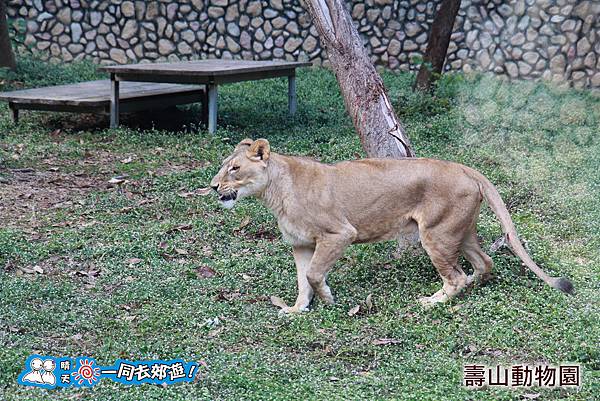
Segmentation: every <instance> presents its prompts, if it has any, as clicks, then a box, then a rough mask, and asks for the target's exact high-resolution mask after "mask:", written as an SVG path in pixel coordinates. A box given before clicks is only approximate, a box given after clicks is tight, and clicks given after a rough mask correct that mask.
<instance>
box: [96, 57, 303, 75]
mask: <svg viewBox="0 0 600 401" xmlns="http://www.w3.org/2000/svg"><path fill="white" fill-rule="evenodd" d="M311 65H312V63H305V62H297V61H250V60H217V59H211V60H198V61H181V62H176V63H144V64H128V65H113V66H105V67H100V70H102V71H106V72H110V73H116V74H122V75H125V74H136V73H139V74H144V75H146V74H151V75H178V76H196V77H199V76H205V77H217V76H226V75H236V74H247V73H253V72H266V71H277V70H289V69H293V68H299V67H308V66H311Z"/></svg>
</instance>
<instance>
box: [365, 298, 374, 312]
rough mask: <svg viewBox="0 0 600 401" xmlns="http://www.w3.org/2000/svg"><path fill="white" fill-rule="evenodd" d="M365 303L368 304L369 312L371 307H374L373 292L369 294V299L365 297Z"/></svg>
mask: <svg viewBox="0 0 600 401" xmlns="http://www.w3.org/2000/svg"><path fill="white" fill-rule="evenodd" d="M365 305H367V309H368V310H369V312H370V311H371V309H373V294H369V295H367V299H365Z"/></svg>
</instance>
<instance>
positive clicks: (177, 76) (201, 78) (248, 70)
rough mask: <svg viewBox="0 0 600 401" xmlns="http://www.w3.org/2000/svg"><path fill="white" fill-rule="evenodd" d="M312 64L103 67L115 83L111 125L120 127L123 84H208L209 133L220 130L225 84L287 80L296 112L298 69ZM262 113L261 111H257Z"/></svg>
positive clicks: (195, 63) (201, 62)
mask: <svg viewBox="0 0 600 401" xmlns="http://www.w3.org/2000/svg"><path fill="white" fill-rule="evenodd" d="M310 65H311V63H305V62H296V61H283V60H271V61H251V60H221V59H210V60H196V61H180V62H175V63H154V64H151V63H141V64H128V65H112V66H106V67H100V70H102V71H105V72H108V73H110V78H111V81H112V102H111V113H110V126H111V127H117V126H118V125H119V113H120V112H121V111H123V110H122V108H121V105H120V104H121V101H122V98H123V96H122V89H121V87H120V84H121V83H123V84H124V83H126V82H131V81H135V82H163V83H179V84H205V85H206V87H207V90H206V92H207V94H208V95H207V100H208V106H206V105H204V108H203V111H204V113H203V114H204V115H208V131H209V132H211V133H212V132H215V131H216V129H217V87H218V86H219V85H222V84H228V83H233V82H242V81H256V80H260V79H270V78H280V77H287V79H288V111H289V114H290V115H294V113H295V112H296V103H297V102H296V68H300V67H308V66H310ZM257 112H258V111H257Z"/></svg>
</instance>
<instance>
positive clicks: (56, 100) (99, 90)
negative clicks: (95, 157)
mask: <svg viewBox="0 0 600 401" xmlns="http://www.w3.org/2000/svg"><path fill="white" fill-rule="evenodd" d="M203 91H204V87H199V86H197V85H173V84H169V83H162V84H157V83H148V82H122V83H121V87H120V91H119V97H120V99H121V100H122V101H126V100H128V99H136V98H140V97H148V96H162V95H168V94H173V93H195V92H198V93H201V92H203ZM0 100H5V101H9V102H15V103H18V104H45V105H70V106H78V105H85V106H88V107H101V106H104V105H105V104H107V103H108V102H110V80H101V81H90V82H82V83H77V84H69V85H59V86H54V87H45V88H36V89H24V90H19V91H13V92H4V93H0Z"/></svg>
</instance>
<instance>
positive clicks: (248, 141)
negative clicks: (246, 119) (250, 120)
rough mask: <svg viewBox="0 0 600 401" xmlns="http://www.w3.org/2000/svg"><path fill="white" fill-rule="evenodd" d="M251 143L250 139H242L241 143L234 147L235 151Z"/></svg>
mask: <svg viewBox="0 0 600 401" xmlns="http://www.w3.org/2000/svg"><path fill="white" fill-rule="evenodd" d="M252 142H254V141H253V140H252V139H251V138H246V139H242V141H241V142H240V143H238V144H237V145H236V147H235V150H239V149H241V148H245V147H247V146H250V145H252Z"/></svg>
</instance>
